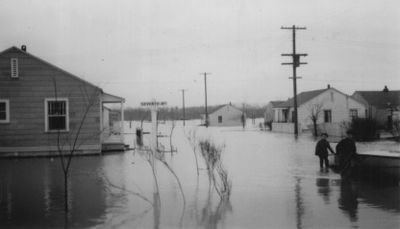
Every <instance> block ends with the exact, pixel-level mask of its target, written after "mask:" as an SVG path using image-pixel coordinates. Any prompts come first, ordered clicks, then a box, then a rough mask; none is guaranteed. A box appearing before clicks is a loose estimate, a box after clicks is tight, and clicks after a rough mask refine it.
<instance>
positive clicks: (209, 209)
mask: <svg viewBox="0 0 400 229" xmlns="http://www.w3.org/2000/svg"><path fill="white" fill-rule="evenodd" d="M196 201H197V200H196ZM232 211H233V208H232V204H231V202H230V200H229V199H220V200H219V203H218V204H217V205H216V206H213V195H212V191H211V189H209V191H208V195H207V199H206V201H205V204H204V206H203V207H202V209H201V212H200V214H199V215H197V217H196V218H197V220H198V221H197V224H198V225H199V226H203V227H204V228H207V229H215V228H217V227H218V225H219V223H222V224H223V223H224V220H225V218H226V215H227V213H229V212H230V213H231V212H232ZM197 213H198V212H197Z"/></svg>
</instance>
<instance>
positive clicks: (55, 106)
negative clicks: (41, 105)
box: [45, 98, 69, 131]
mask: <svg viewBox="0 0 400 229" xmlns="http://www.w3.org/2000/svg"><path fill="white" fill-rule="evenodd" d="M68 113H69V112H68V99H66V98H57V99H45V116H46V117H45V119H46V120H45V130H46V131H58V130H61V131H68V130H69V114H68Z"/></svg>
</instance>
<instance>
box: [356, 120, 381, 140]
mask: <svg viewBox="0 0 400 229" xmlns="http://www.w3.org/2000/svg"><path fill="white" fill-rule="evenodd" d="M350 130H351V131H352V132H353V133H354V138H355V139H356V140H357V141H372V140H374V139H377V138H378V124H377V121H376V120H375V119H371V118H355V119H353V120H352V122H351V124H350Z"/></svg>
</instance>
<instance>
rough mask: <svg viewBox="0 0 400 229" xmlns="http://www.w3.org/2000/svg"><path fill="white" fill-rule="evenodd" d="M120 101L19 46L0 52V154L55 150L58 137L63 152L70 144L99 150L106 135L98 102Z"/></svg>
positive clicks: (86, 150) (87, 150) (83, 150)
mask: <svg viewBox="0 0 400 229" xmlns="http://www.w3.org/2000/svg"><path fill="white" fill-rule="evenodd" d="M124 101H125V100H124V99H123V98H120V97H117V96H113V95H110V94H107V93H104V92H103V91H102V89H101V88H99V87H97V86H95V85H93V84H91V83H89V82H87V81H85V80H83V79H81V78H79V77H77V76H74V75H73V74H71V73H68V72H66V71H64V70H62V69H60V68H58V67H56V66H54V65H52V64H50V63H48V62H46V61H44V60H42V59H40V58H38V57H35V56H33V55H31V54H29V53H28V52H27V51H26V47H25V46H23V47H22V48H21V49H19V48H16V47H11V48H9V49H7V50H4V51H3V52H1V53H0V156H14V155H23V156H24V155H53V154H57V149H58V143H57V142H58V139H60V145H61V148H62V149H63V150H68V149H69V148H71V147H72V146H73V145H74V144H75V145H76V146H77V148H78V151H77V153H85V154H86V153H100V152H101V150H102V145H104V144H105V142H106V140H107V138H108V136H107V135H104V134H103V132H104V131H103V130H105V129H107V123H108V117H107V115H105V114H106V113H108V112H104V111H105V110H106V109H103V104H105V103H119V104H120V107H121V110H122V109H123V105H122V104H123V103H124ZM121 113H123V112H121ZM105 119H106V120H105ZM78 132H79V135H77V133H78ZM75 136H78V138H77V139H76V142H75ZM121 137H122V135H121ZM119 144H120V145H121V144H122V145H123V139H122V138H120V139H119Z"/></svg>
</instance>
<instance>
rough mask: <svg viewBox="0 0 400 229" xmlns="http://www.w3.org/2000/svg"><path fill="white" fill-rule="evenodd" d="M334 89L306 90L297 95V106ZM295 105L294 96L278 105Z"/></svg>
mask: <svg viewBox="0 0 400 229" xmlns="http://www.w3.org/2000/svg"><path fill="white" fill-rule="evenodd" d="M329 89H333V88H325V89H320V90H313V91H304V92H301V93H300V94H298V95H297V106H300V105H301V104H303V103H305V102H307V101H309V100H311V99H312V98H315V97H317V96H318V95H320V94H322V93H323V92H325V91H327V90H329ZM293 106H294V99H293V97H292V98H290V99H288V100H286V101H285V102H283V103H281V104H279V105H278V106H277V107H282V108H283V107H293Z"/></svg>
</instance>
